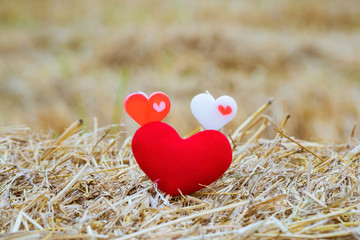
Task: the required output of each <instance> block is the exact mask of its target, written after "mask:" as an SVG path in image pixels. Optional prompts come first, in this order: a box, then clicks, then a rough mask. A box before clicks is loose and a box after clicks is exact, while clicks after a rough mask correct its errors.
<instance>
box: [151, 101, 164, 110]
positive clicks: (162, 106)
mask: <svg viewBox="0 0 360 240" xmlns="http://www.w3.org/2000/svg"><path fill="white" fill-rule="evenodd" d="M153 108H154V109H155V111H157V112H162V111H163V110H164V109H165V102H163V101H161V102H160V104H157V103H154V104H153Z"/></svg>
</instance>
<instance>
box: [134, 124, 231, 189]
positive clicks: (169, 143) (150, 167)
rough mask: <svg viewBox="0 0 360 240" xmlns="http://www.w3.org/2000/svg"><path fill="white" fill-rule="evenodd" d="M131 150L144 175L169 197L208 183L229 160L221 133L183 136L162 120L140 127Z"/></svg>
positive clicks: (214, 179)
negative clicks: (185, 137)
mask: <svg viewBox="0 0 360 240" xmlns="http://www.w3.org/2000/svg"><path fill="white" fill-rule="evenodd" d="M132 151H133V154H134V157H135V159H136V161H137V163H138V164H139V166H140V168H141V169H142V170H143V171H144V172H145V174H146V175H147V176H148V177H149V178H150V179H151V180H152V181H153V182H155V183H157V186H158V188H159V189H160V190H162V191H163V192H165V193H167V194H170V195H172V196H175V195H179V194H181V193H182V194H190V193H192V192H195V191H198V190H200V189H202V188H204V187H205V186H207V185H209V184H211V183H212V182H214V181H216V180H217V179H218V178H219V177H221V175H222V174H223V173H224V172H225V171H226V170H227V169H228V168H229V166H230V164H231V161H232V149H231V146H230V143H229V140H228V139H227V138H226V136H225V135H224V134H222V133H221V132H219V131H214V130H207V131H202V132H199V133H197V134H195V135H193V136H191V137H189V138H187V139H182V138H181V137H180V136H179V134H178V133H177V132H176V131H175V129H173V128H172V127H171V126H169V125H167V124H165V123H162V122H151V123H148V124H146V125H144V126H142V127H140V128H139V129H138V130H137V131H136V133H135V135H134V138H133V140H132Z"/></svg>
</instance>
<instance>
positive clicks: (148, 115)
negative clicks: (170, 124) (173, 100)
mask: <svg viewBox="0 0 360 240" xmlns="http://www.w3.org/2000/svg"><path fill="white" fill-rule="evenodd" d="M124 107H125V111H126V112H127V113H128V114H129V115H130V117H132V119H134V120H135V121H136V122H137V123H138V124H140V125H141V126H142V125H144V124H146V123H149V122H154V121H161V120H163V119H164V118H165V117H166V115H167V114H168V113H169V111H170V99H169V97H168V96H167V95H166V94H165V93H162V92H154V93H152V94H151V95H150V96H149V97H147V96H146V94H145V93H142V92H137V93H132V94H130V95H128V96H127V97H126V98H125V101H124Z"/></svg>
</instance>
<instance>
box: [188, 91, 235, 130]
mask: <svg viewBox="0 0 360 240" xmlns="http://www.w3.org/2000/svg"><path fill="white" fill-rule="evenodd" d="M191 111H192V113H193V114H194V116H195V118H196V119H197V120H198V121H199V122H200V124H201V125H203V127H204V128H205V129H213V130H219V129H220V128H222V127H223V126H224V125H225V124H227V123H228V122H230V121H231V120H232V119H233V118H234V117H235V115H236V112H237V104H236V102H235V100H234V99H233V98H232V97H229V96H221V97H219V98H218V99H216V100H215V99H214V97H213V96H211V95H210V93H208V92H206V93H201V94H199V95H196V96H195V97H194V98H193V99H192V101H191Z"/></svg>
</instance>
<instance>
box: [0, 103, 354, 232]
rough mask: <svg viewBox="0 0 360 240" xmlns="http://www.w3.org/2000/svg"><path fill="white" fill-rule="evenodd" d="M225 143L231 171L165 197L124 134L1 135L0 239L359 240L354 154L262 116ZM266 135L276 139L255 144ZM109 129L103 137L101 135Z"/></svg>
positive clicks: (16, 131)
mask: <svg viewBox="0 0 360 240" xmlns="http://www.w3.org/2000/svg"><path fill="white" fill-rule="evenodd" d="M270 103H271V102H268V103H266V104H265V105H263V106H262V107H261V108H259V110H258V111H256V113H254V114H253V115H252V116H251V117H250V118H249V119H248V120H247V121H245V122H244V124H242V125H241V126H240V127H239V128H238V129H237V130H236V131H235V132H234V134H233V135H232V136H231V140H232V143H233V144H234V157H233V163H232V165H231V167H230V168H229V170H228V171H227V172H226V173H225V174H224V175H223V176H222V177H221V179H219V180H218V181H216V182H215V183H213V184H211V185H210V186H208V187H206V188H205V189H203V190H201V191H199V192H196V193H193V194H191V195H188V196H179V197H170V196H164V195H163V194H162V193H161V192H160V191H158V190H157V189H156V188H155V187H154V185H153V183H152V182H151V181H150V180H149V179H148V178H147V177H146V176H145V174H144V173H143V172H142V171H141V170H140V169H139V167H138V165H137V164H136V162H135V160H134V158H133V156H132V152H131V148H130V143H131V137H130V136H127V134H126V133H124V132H123V131H122V129H123V126H117V125H113V126H109V127H106V128H101V129H94V130H93V131H89V132H84V131H82V130H79V126H80V125H81V122H79V121H78V122H75V123H74V124H73V125H71V126H70V127H69V128H68V129H67V130H66V131H65V132H64V134H62V135H61V136H60V137H58V138H57V139H55V138H54V136H53V135H52V134H51V133H48V134H44V133H42V134H39V133H34V132H32V131H31V130H30V129H28V128H26V127H23V126H16V127H6V128H1V129H0V134H1V135H0V136H1V137H0V162H1V168H0V182H1V186H2V187H1V191H0V194H1V198H0V212H1V217H0V226H1V227H0V231H1V236H0V237H1V238H2V239H39V238H43V239H84V238H86V239H102V238H103V239H107V238H111V239H114V238H115V239H136V238H143V239H165V238H166V239H176V238H186V239H202V238H206V239H222V238H236V239H272V238H278V239H325V238H342V239H346V238H348V239H353V238H355V237H358V231H359V224H360V215H359V213H360V209H359V204H360V202H359V193H360V186H359V180H358V177H359V156H360V155H359V148H354V147H353V144H355V142H354V141H355V140H354V139H352V141H353V142H352V143H345V144H321V143H316V142H308V141H301V140H298V139H295V138H292V137H289V136H287V135H286V131H285V129H284V126H285V125H286V121H287V119H288V118H286V117H284V119H283V123H282V124H281V126H280V127H277V126H275V125H274V124H273V123H272V119H271V118H270V117H269V116H266V115H263V111H264V110H265V109H266V108H267V107H268V106H269V105H270ZM267 128H270V129H271V128H273V129H275V131H276V132H277V135H276V137H275V138H274V139H263V138H261V135H262V133H263V131H264V130H266V129H267ZM109 129H111V131H110V130H109Z"/></svg>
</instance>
